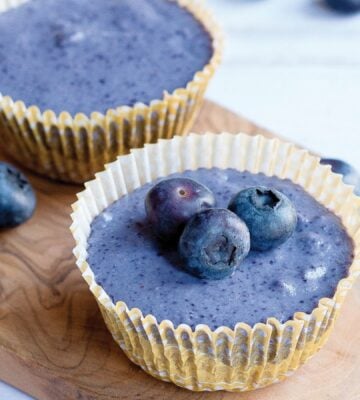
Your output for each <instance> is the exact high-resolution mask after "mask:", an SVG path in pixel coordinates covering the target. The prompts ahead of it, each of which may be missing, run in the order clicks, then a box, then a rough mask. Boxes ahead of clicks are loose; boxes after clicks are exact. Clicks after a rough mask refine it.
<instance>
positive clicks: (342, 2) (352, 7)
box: [326, 0, 360, 13]
mask: <svg viewBox="0 0 360 400" xmlns="http://www.w3.org/2000/svg"><path fill="white" fill-rule="evenodd" d="M326 3H327V4H328V6H329V7H331V8H332V9H334V10H336V11H339V12H343V13H353V12H356V11H360V0H326Z"/></svg>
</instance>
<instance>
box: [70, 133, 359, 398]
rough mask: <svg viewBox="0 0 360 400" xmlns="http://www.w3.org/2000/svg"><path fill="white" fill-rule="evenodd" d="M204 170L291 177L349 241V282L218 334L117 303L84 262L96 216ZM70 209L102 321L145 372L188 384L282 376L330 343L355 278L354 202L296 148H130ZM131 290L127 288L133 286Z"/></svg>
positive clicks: (248, 144) (242, 384)
mask: <svg viewBox="0 0 360 400" xmlns="http://www.w3.org/2000/svg"><path fill="white" fill-rule="evenodd" d="M200 167H205V168H211V167H219V168H235V169H237V170H240V171H243V170H247V171H250V172H252V173H258V172H263V173H265V174H266V175H269V176H271V175H276V176H278V177H280V178H289V179H291V180H292V181H293V182H295V183H297V184H299V185H301V186H302V187H304V188H305V190H306V191H307V192H308V193H310V194H311V195H312V196H313V197H314V198H315V199H316V200H318V201H319V202H320V203H322V204H323V205H325V206H326V207H328V208H329V209H330V210H332V211H333V212H334V213H335V214H337V215H338V216H339V217H340V218H341V220H342V222H343V224H344V226H345V228H346V230H347V232H348V233H349V235H350V236H351V237H352V238H353V240H354V243H355V258H354V262H353V264H352V265H351V267H350V270H349V275H348V277H347V278H345V279H342V280H341V281H340V282H339V284H338V286H337V289H336V293H335V294H334V297H333V298H323V299H321V300H320V301H319V304H318V307H317V308H315V309H314V310H313V311H312V313H311V314H305V313H302V312H297V313H295V315H294V316H293V319H291V320H289V321H287V322H285V323H280V322H279V321H278V320H277V319H275V318H269V319H268V320H267V322H266V323H258V324H256V325H254V326H249V325H247V324H244V323H242V322H241V321H239V323H238V324H237V325H236V326H235V328H234V329H231V328H230V327H226V326H222V327H219V328H218V329H216V330H215V331H213V330H211V329H210V328H209V327H208V326H207V325H198V326H197V327H196V329H195V330H192V329H191V328H190V326H188V325H186V324H182V325H180V326H178V327H174V326H173V324H172V322H171V321H168V320H165V321H157V320H156V319H155V317H154V316H152V315H143V314H142V312H141V310H139V309H136V308H135V309H131V310H129V308H128V307H127V305H126V304H125V303H123V302H121V301H119V302H118V303H117V304H113V302H112V301H111V299H110V297H109V296H108V294H107V293H106V292H105V291H104V290H103V288H102V287H101V286H99V285H98V284H97V283H96V281H95V278H94V274H93V272H92V270H91V267H90V266H89V264H88V263H87V261H86V260H87V238H88V236H89V234H90V224H91V222H92V220H93V219H94V217H96V216H97V215H98V214H99V213H101V212H102V210H104V209H105V208H106V207H107V206H109V205H110V204H111V203H113V202H114V201H116V200H117V199H119V198H120V197H122V196H124V195H126V194H128V193H131V192H132V191H133V190H134V189H135V188H137V187H139V186H141V185H143V184H145V183H146V182H150V181H152V180H154V179H156V178H159V177H164V176H167V175H169V174H171V173H174V172H182V171H184V170H187V169H197V168H200ZM85 186H86V190H84V191H83V192H81V193H80V194H79V195H78V201H77V202H76V203H75V204H74V205H73V210H74V212H73V214H72V219H73V224H72V227H71V231H72V233H73V235H74V238H75V241H76V247H75V249H74V254H75V256H76V258H77V265H78V267H79V269H80V271H81V273H82V275H83V277H84V279H85V280H86V282H87V283H88V285H89V288H90V290H91V292H92V293H93V295H94V296H95V298H96V300H97V302H98V304H99V307H100V310H101V312H102V314H103V317H104V319H105V322H106V324H107V326H108V328H109V330H110V332H111V333H112V335H113V337H114V339H115V341H116V342H117V343H118V344H119V345H120V347H121V348H122V349H123V351H124V352H125V353H126V355H127V356H128V357H129V358H130V359H131V360H132V361H133V362H134V363H136V364H138V365H140V366H141V368H143V369H144V370H145V371H146V372H148V373H149V374H151V375H153V376H155V377H156V378H159V379H162V380H164V381H171V382H174V383H175V384H177V385H179V386H182V387H185V388H187V389H191V390H196V391H200V390H229V391H245V390H252V389H256V388H260V387H263V386H267V385H269V384H272V383H275V382H279V381H281V380H283V379H284V378H285V377H287V376H288V375H290V374H291V373H292V372H293V371H295V370H296V369H297V368H298V367H299V366H300V365H301V364H303V363H304V362H305V361H306V360H307V359H309V358H310V357H311V356H312V355H314V354H315V353H316V352H317V351H318V350H319V349H320V348H321V347H322V345H323V344H324V343H325V341H326V340H327V338H328V336H329V334H330V332H331V330H332V328H333V325H334V321H335V319H336V317H337V315H338V313H339V310H340V306H341V304H342V302H343V300H344V298H345V296H346V294H347V293H348V291H349V290H350V288H351V287H352V285H353V282H354V280H355V278H356V277H357V276H358V275H359V274H360V212H359V210H360V198H359V197H356V196H355V195H354V194H353V188H352V187H350V186H347V185H345V184H344V183H343V182H342V179H341V176H340V175H336V174H334V173H332V172H331V170H330V167H329V166H324V165H320V163H319V158H317V157H314V156H312V155H310V154H309V153H308V152H307V151H305V150H302V149H299V148H297V147H295V146H294V145H293V144H290V143H286V142H283V141H280V140H279V139H267V138H265V137H263V136H255V137H251V136H248V135H244V134H237V135H231V134H227V133H223V134H219V135H216V134H206V135H195V134H192V135H190V136H187V137H175V138H174V139H172V140H161V141H160V142H159V143H158V144H156V145H153V144H151V145H146V146H145V148H144V149H139V150H133V151H132V152H131V154H130V155H127V156H122V157H119V158H118V159H117V161H115V162H113V163H111V164H108V165H107V166H106V170H105V171H104V172H101V173H98V174H97V175H96V179H95V180H93V181H91V182H88V183H86V185H85ZM130 290H131V288H130Z"/></svg>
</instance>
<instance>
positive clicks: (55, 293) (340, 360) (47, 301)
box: [0, 102, 360, 400]
mask: <svg viewBox="0 0 360 400" xmlns="http://www.w3.org/2000/svg"><path fill="white" fill-rule="evenodd" d="M193 130H194V131H198V132H203V131H207V130H209V131H229V132H237V131H240V130H241V131H244V132H248V133H251V134H255V133H259V132H261V133H263V134H266V135H268V136H271V134H270V133H269V132H267V131H265V130H264V129H261V128H259V127H257V126H256V125H254V124H252V123H250V122H248V121H247V120H245V119H243V118H240V117H238V116H236V115H234V114H233V113H231V112H229V111H226V110H224V109H222V108H220V107H219V106H217V105H215V104H213V103H210V102H206V103H205V104H204V107H203V110H202V112H201V115H200V117H199V119H198V121H197V122H196V125H195V127H194V129H193ZM0 159H5V156H3V155H2V154H0ZM27 174H28V176H29V178H30V180H31V182H32V183H33V185H34V187H35V188H36V191H37V196H38V207H37V210H36V213H35V215H34V217H33V218H32V219H31V221H29V222H28V223H26V224H24V225H23V226H21V227H19V228H16V229H12V230H6V231H1V232H0V379H2V380H4V381H6V382H8V383H10V384H12V385H14V386H16V387H18V388H20V389H22V390H24V391H25V392H27V393H29V394H31V395H32V396H34V397H36V398H39V399H46V400H57V399H82V400H83V399H145V400H150V399H172V400H185V399H190V400H200V399H209V400H210V399H211V400H220V399H222V400H231V399H240V400H247V399H251V400H275V399H276V400H307V399H316V400H338V399H339V400H340V399H341V400H358V399H360V379H359V378H360V285H359V282H358V284H357V285H356V287H355V288H354V290H353V291H352V293H351V294H350V296H349V297H348V299H347V300H346V302H345V305H344V308H343V312H342V315H341V316H340V318H339V320H338V323H337V324H336V327H335V331H334V333H333V334H332V336H331V338H330V341H329V342H328V343H327V345H326V346H325V347H324V348H323V349H322V351H321V352H320V353H319V354H317V355H316V356H315V357H314V358H313V359H312V360H310V361H309V362H308V364H307V365H305V366H304V367H302V368H301V369H300V370H299V371H298V372H297V373H296V374H295V375H294V376H293V377H291V378H289V379H288V380H287V381H285V382H283V383H281V384H277V385H274V386H271V387H268V388H265V389H262V390H258V391H255V392H251V393H243V394H235V393H225V392H217V393H192V392H189V391H187V390H184V389H180V388H178V387H176V386H174V385H172V384H169V383H163V382H160V381H157V380H156V379H154V378H152V377H150V376H148V375H147V374H146V373H144V372H143V371H142V370H141V369H140V368H139V367H137V366H135V365H134V364H132V363H131V362H130V361H128V359H127V358H126V357H125V355H124V354H123V353H122V351H121V350H120V349H119V348H118V346H117V345H116V344H115V342H114V341H113V340H112V338H111V336H110V334H109V333H108V331H107V329H106V327H105V325H104V323H103V320H102V317H101V315H100V312H99V310H98V308H97V305H96V303H95V300H94V299H93V297H92V295H91V294H90V292H89V290H88V288H87V285H86V284H85V282H84V281H83V279H82V277H81V275H80V272H79V271H78V269H77V268H76V266H75V264H74V257H73V256H72V248H73V246H74V243H73V239H72V237H71V234H70V232H69V225H70V217H69V214H70V211H71V209H70V205H71V203H73V202H74V200H75V194H76V192H78V191H79V190H81V186H70V185H65V184H61V183H55V182H51V181H48V180H46V179H44V178H41V177H39V176H35V175H33V174H31V173H29V172H27ZM4 400H6V399H4Z"/></svg>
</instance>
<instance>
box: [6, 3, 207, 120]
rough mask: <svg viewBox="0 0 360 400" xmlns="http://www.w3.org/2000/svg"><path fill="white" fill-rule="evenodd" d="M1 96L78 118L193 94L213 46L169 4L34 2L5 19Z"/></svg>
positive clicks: (182, 11)
mask: <svg viewBox="0 0 360 400" xmlns="http://www.w3.org/2000/svg"><path fill="white" fill-rule="evenodd" d="M0 37H1V40H0V93H2V94H3V95H4V96H5V95H9V96H11V97H12V98H13V99H15V100H23V101H24V102H25V103H26V105H28V106H30V105H37V106H39V107H40V109H41V110H42V111H45V110H46V109H52V110H54V111H55V112H56V113H60V112H61V111H68V112H70V113H71V114H75V113H79V112H83V113H86V114H90V113H91V112H93V111H99V112H105V111H106V110H108V109H109V108H116V107H119V106H124V105H129V106H132V105H133V104H134V103H136V102H143V103H145V104H148V103H149V102H150V101H151V100H156V99H162V98H163V95H164V91H168V92H169V93H171V92H173V91H174V90H175V89H177V88H183V87H186V85H187V83H188V82H190V81H191V80H192V79H193V78H194V74H195V73H196V72H197V71H200V70H202V69H203V68H204V66H205V65H206V64H208V62H209V60H210V58H211V56H212V54H213V49H212V40H211V37H210V35H209V34H208V32H206V31H205V29H204V27H203V26H202V25H201V24H200V23H199V22H198V21H197V20H196V19H195V18H194V16H193V15H192V14H190V13H189V12H188V11H187V10H185V9H184V8H181V7H179V6H178V4H177V3H176V2H173V1H169V0H28V2H26V3H25V4H23V5H21V6H19V7H16V8H13V9H10V10H9V11H6V12H0Z"/></svg>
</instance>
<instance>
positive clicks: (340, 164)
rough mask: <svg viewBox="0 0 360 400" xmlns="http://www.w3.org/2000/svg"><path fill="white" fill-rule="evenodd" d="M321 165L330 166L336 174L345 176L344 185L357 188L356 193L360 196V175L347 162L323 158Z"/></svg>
mask: <svg viewBox="0 0 360 400" xmlns="http://www.w3.org/2000/svg"><path fill="white" fill-rule="evenodd" d="M320 162H321V164H324V165H326V164H328V165H330V166H331V170H332V171H333V172H335V173H336V174H341V175H343V180H344V183H347V184H348V185H352V186H354V187H355V193H356V194H357V195H358V196H360V175H359V173H358V172H357V171H356V169H355V168H354V167H352V166H351V165H350V164H348V163H347V162H345V161H342V160H337V159H335V158H323V159H321V161H320Z"/></svg>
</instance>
